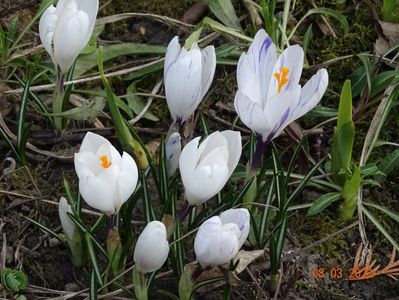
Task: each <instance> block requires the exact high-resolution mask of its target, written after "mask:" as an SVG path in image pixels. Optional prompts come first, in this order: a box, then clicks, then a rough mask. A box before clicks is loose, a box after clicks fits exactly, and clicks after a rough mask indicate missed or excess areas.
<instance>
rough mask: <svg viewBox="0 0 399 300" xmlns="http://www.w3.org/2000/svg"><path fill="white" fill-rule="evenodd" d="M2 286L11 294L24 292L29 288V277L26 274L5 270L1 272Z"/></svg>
mask: <svg viewBox="0 0 399 300" xmlns="http://www.w3.org/2000/svg"><path fill="white" fill-rule="evenodd" d="M1 284H2V285H3V286H4V287H5V288H6V289H7V290H9V291H10V292H13V293H20V292H23V291H24V290H25V289H26V288H27V286H28V277H27V276H26V275H25V273H24V272H21V271H17V270H12V269H9V268H5V269H3V270H1Z"/></svg>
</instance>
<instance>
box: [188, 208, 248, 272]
mask: <svg viewBox="0 0 399 300" xmlns="http://www.w3.org/2000/svg"><path fill="white" fill-rule="evenodd" d="M249 230H250V223H249V212H248V210H247V209H245V208H239V209H229V210H227V211H225V212H223V213H222V214H221V215H220V216H215V217H212V218H210V219H208V220H206V221H205V222H204V223H202V225H201V226H200V227H199V229H198V233H197V236H196V237H195V241H194V252H195V255H196V257H197V261H198V262H199V263H200V264H201V266H202V267H207V266H218V265H224V264H226V263H228V262H230V260H232V259H233V258H234V257H235V256H236V255H237V253H238V251H239V250H240V248H241V246H242V245H243V244H244V242H245V240H246V239H247V237H248V234H249Z"/></svg>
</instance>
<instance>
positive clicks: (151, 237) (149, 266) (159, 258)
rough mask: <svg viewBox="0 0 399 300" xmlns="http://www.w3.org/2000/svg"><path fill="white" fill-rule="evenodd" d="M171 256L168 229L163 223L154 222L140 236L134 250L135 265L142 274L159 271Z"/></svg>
mask: <svg viewBox="0 0 399 300" xmlns="http://www.w3.org/2000/svg"><path fill="white" fill-rule="evenodd" d="M168 254H169V242H168V240H167V239H166V228H165V225H163V224H162V223H161V222H158V221H152V222H150V223H148V224H147V226H146V227H145V228H144V230H143V232H142V233H141V234H140V236H139V238H138V239H137V242H136V247H135V248H134V257H133V259H134V263H135V264H136V268H137V270H138V271H140V272H141V273H143V274H145V273H150V272H154V271H156V270H158V269H159V268H161V267H162V265H163V264H164V263H165V261H166V259H167V258H168Z"/></svg>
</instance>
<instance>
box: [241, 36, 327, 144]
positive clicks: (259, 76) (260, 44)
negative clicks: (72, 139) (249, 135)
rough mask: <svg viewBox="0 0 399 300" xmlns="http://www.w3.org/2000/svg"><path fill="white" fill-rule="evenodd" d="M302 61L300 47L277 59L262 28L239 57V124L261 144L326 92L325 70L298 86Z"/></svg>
mask: <svg viewBox="0 0 399 300" xmlns="http://www.w3.org/2000/svg"><path fill="white" fill-rule="evenodd" d="M303 59H304V54H303V49H302V48H301V47H300V46H299V45H294V46H289V47H288V48H286V49H285V50H284V51H283V53H282V54H281V55H280V56H279V57H277V52H276V46H275V45H274V44H273V42H272V39H271V38H270V36H268V35H267V33H266V32H265V31H264V30H263V29H262V30H259V31H258V32H257V34H256V35H255V38H254V40H253V42H252V44H251V46H250V47H249V49H248V52H247V53H243V54H242V55H241V57H240V60H239V62H238V68H237V82H238V92H237V94H236V96H235V99H234V106H235V109H236V111H237V114H238V116H239V117H240V119H241V121H242V122H243V123H244V124H245V125H246V126H248V127H249V128H251V129H252V130H253V131H254V132H255V133H256V134H257V135H258V136H259V137H261V139H262V142H263V143H267V142H270V141H271V140H273V139H274V138H276V137H277V136H279V135H280V133H281V132H282V131H283V130H284V128H285V127H286V126H287V125H288V124H290V123H291V122H292V121H294V120H296V119H298V118H300V117H302V116H303V115H305V114H306V113H307V112H309V111H310V110H311V109H313V108H314V107H315V106H316V105H317V104H318V103H319V101H320V99H321V97H322V96H323V94H324V92H325V91H326V89H327V85H328V73H327V70H326V69H320V70H319V71H318V72H317V73H316V74H315V75H313V76H312V78H311V79H310V80H309V81H308V82H307V83H306V84H305V85H304V86H303V87H301V85H300V84H299V80H300V78H301V74H302V66H303Z"/></svg>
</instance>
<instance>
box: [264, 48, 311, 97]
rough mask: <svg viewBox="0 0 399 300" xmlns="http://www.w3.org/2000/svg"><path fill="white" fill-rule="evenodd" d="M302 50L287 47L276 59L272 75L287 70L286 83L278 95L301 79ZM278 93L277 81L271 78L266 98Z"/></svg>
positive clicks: (294, 85)
mask: <svg viewBox="0 0 399 300" xmlns="http://www.w3.org/2000/svg"><path fill="white" fill-rule="evenodd" d="M303 58H304V54H303V49H302V47H300V46H299V45H294V46H289V47H288V48H286V49H285V50H284V51H283V53H282V54H281V55H280V56H279V58H278V59H277V62H276V64H275V65H274V68H273V74H280V73H281V68H282V67H283V68H287V69H288V74H287V80H288V81H287V83H285V84H284V85H283V86H282V88H281V91H280V93H282V92H284V91H287V90H290V89H292V88H294V87H296V86H297V85H298V84H299V80H300V79H301V74H302V68H303ZM277 93H279V91H278V80H277V79H276V78H271V81H270V86H269V91H268V98H270V97H272V96H274V95H276V94H277Z"/></svg>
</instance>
